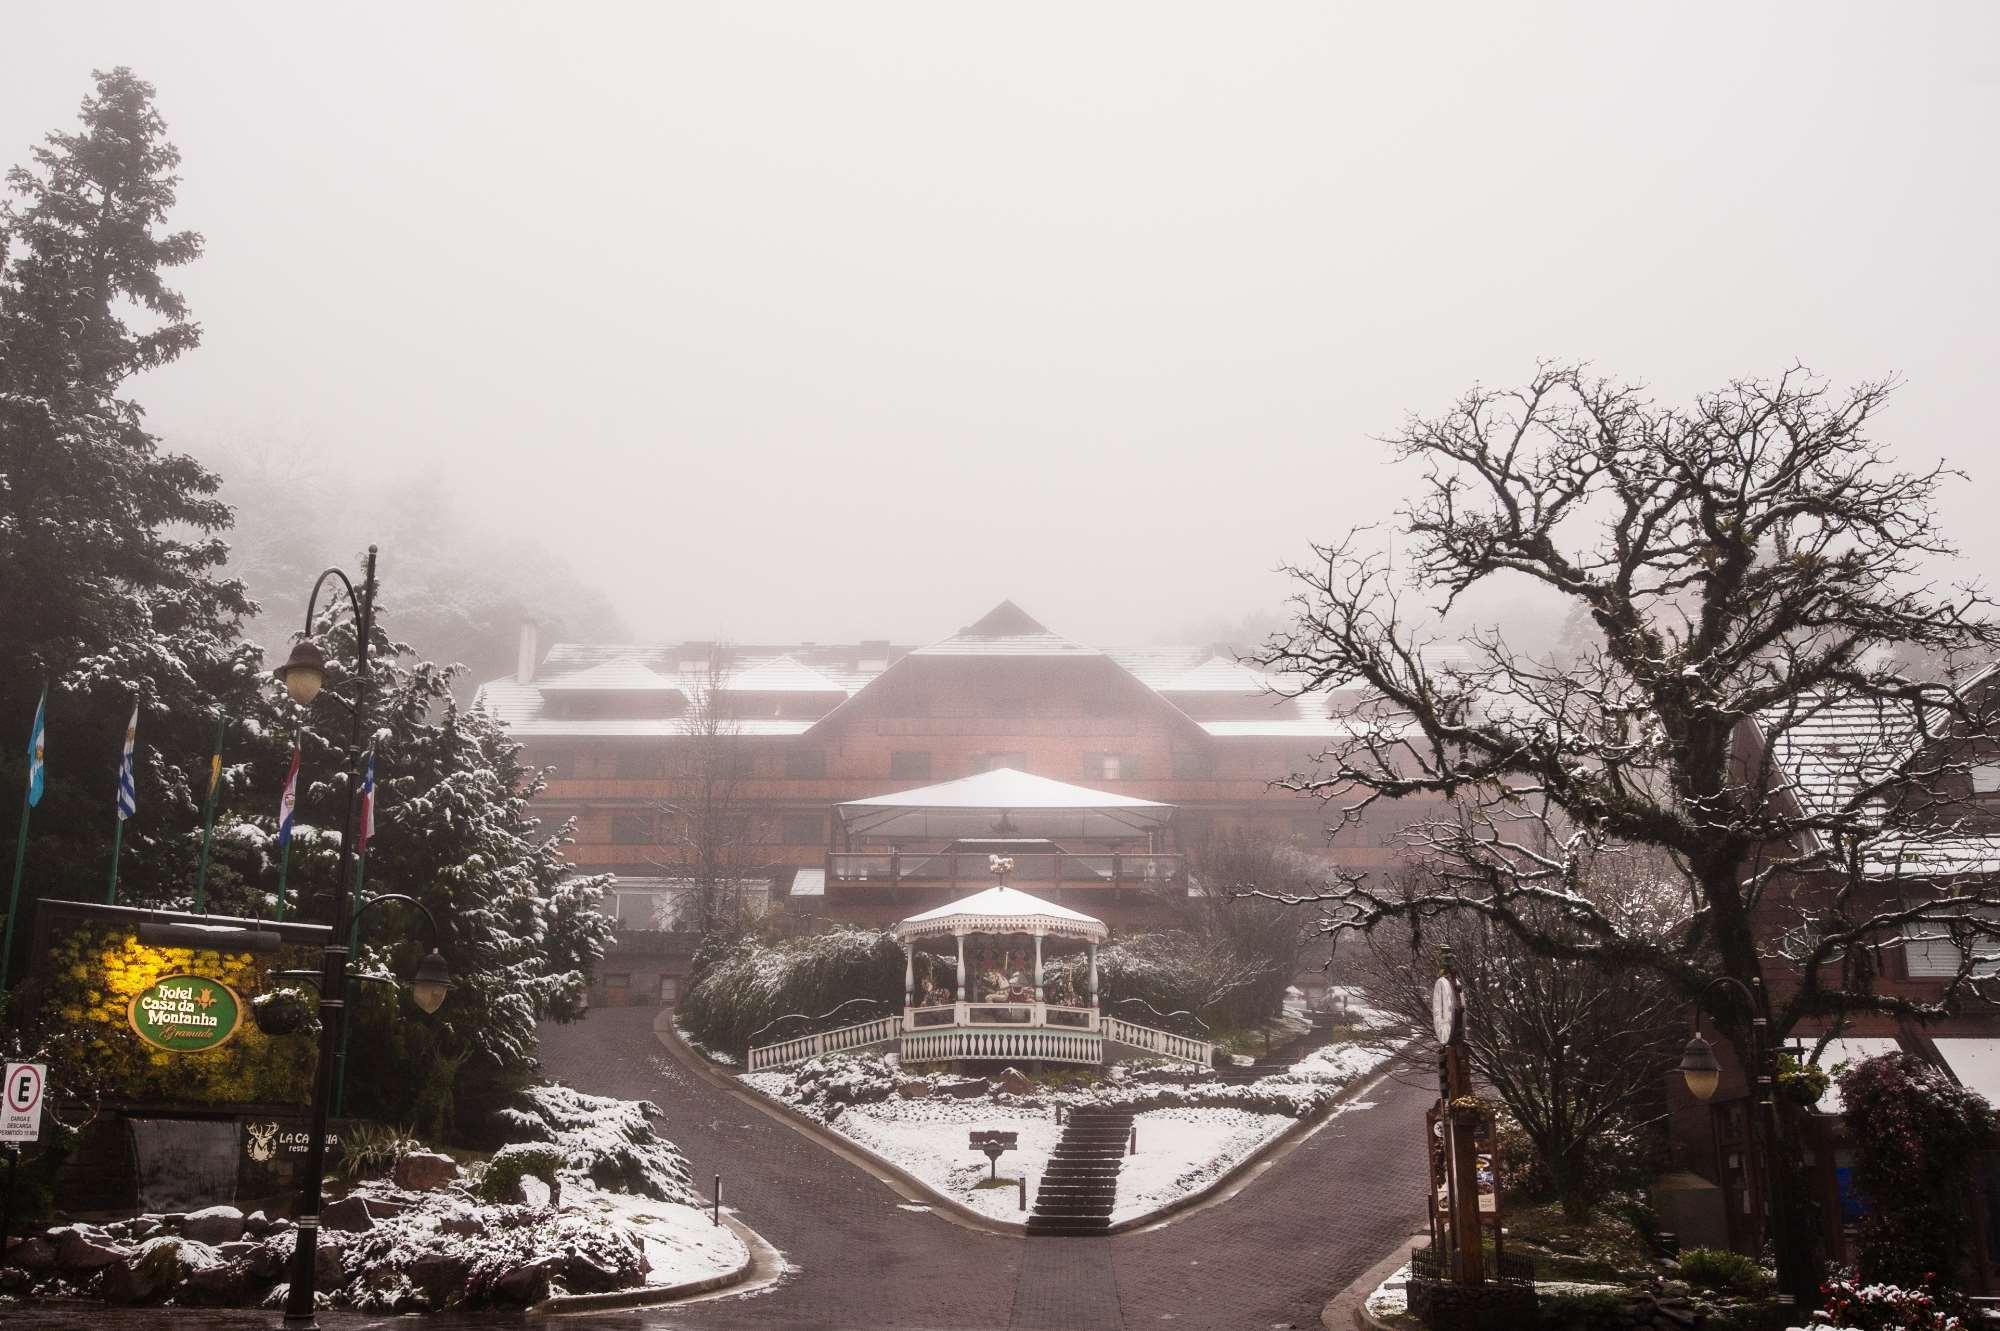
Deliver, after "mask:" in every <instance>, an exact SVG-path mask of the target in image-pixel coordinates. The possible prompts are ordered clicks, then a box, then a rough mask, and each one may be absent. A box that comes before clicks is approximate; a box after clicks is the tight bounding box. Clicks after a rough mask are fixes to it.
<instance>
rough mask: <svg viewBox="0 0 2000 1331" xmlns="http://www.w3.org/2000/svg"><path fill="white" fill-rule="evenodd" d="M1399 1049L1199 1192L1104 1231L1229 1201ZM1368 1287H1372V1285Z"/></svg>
mask: <svg viewBox="0 0 2000 1331" xmlns="http://www.w3.org/2000/svg"><path fill="white" fill-rule="evenodd" d="M1402 1051H1403V1046H1402V1045H1397V1046H1396V1047H1395V1048H1394V1049H1392V1050H1391V1051H1390V1053H1389V1057H1388V1058H1385V1059H1383V1060H1382V1063H1381V1066H1379V1067H1378V1068H1376V1070H1375V1072H1374V1074H1373V1075H1371V1076H1370V1077H1368V1078H1367V1079H1366V1080H1364V1081H1355V1082H1350V1083H1348V1084H1347V1085H1346V1086H1343V1087H1341V1088H1340V1089H1339V1090H1338V1091H1336V1092H1335V1093H1334V1096H1333V1098H1332V1099H1331V1100H1328V1101H1327V1102H1326V1103H1325V1104H1323V1105H1321V1106H1320V1107H1319V1108H1318V1109H1315V1110H1314V1111H1313V1112H1312V1113H1310V1114H1308V1115H1306V1116H1305V1117H1304V1118H1301V1119H1297V1120H1295V1121H1294V1122H1293V1123H1292V1125H1291V1126H1290V1127H1288V1128H1286V1129H1285V1130H1284V1131H1283V1132H1280V1133H1279V1134H1278V1135H1277V1136H1275V1137H1273V1138H1271V1140H1269V1141H1267V1142H1265V1143H1264V1144H1263V1145H1262V1146H1259V1147H1258V1148H1257V1149H1256V1150H1254V1151H1252V1152H1251V1153H1250V1154H1248V1155H1246V1156H1244V1157H1243V1158H1242V1159H1241V1160H1238V1161H1237V1162H1236V1163H1235V1164H1233V1165H1231V1166H1230V1167H1229V1168H1227V1169H1225V1170H1223V1171H1222V1173H1220V1174H1218V1175H1216V1177H1215V1181H1214V1182H1212V1183H1210V1184H1208V1185H1207V1186H1206V1187H1204V1188H1202V1189H1201V1190H1200V1191H1199V1192H1191V1193H1188V1194H1187V1195H1186V1196H1184V1197H1176V1198H1175V1199H1174V1200H1173V1201H1171V1202H1168V1203H1167V1204H1166V1205H1165V1206H1162V1207H1161V1208H1160V1209H1159V1210H1157V1211H1148V1212H1147V1213H1146V1214H1144V1215H1138V1216H1133V1217H1132V1218H1131V1219H1130V1220H1121V1221H1119V1222H1118V1223H1117V1224H1115V1225H1113V1226H1112V1227H1111V1228H1110V1229H1108V1230H1106V1231H1105V1232H1106V1233H1107V1234H1136V1233H1139V1232H1140V1231H1142V1230H1151V1229H1155V1228H1158V1227H1159V1226H1162V1225H1166V1224H1169V1223H1171V1222H1172V1221H1175V1220H1178V1219H1180V1218H1181V1217H1183V1216H1185V1215H1187V1214H1188V1213H1189V1212H1191V1211H1198V1210H1201V1209H1202V1208H1204V1207H1208V1206H1219V1205H1221V1204H1222V1203H1223V1202H1226V1201H1229V1200H1230V1199H1231V1198H1233V1197H1235V1196H1236V1194H1237V1193H1239V1192H1241V1191H1242V1190H1243V1189H1244V1188H1247V1187H1249V1186H1250V1185H1251V1184H1252V1183H1254V1182H1256V1179H1255V1178H1246V1177H1245V1175H1248V1174H1252V1173H1255V1174H1257V1175H1262V1173H1263V1172H1264V1169H1265V1168H1266V1167H1267V1166H1269V1165H1274V1164H1276V1163H1277V1162H1278V1161H1279V1160H1281V1159H1283V1158H1284V1157H1285V1156H1288V1155H1290V1154H1291V1153H1292V1152H1293V1151H1295V1150H1297V1149H1298V1148H1299V1147H1301V1146H1303V1145H1305V1141H1306V1138H1308V1137H1310V1136H1312V1135H1313V1134H1314V1133H1315V1132H1318V1131H1319V1130H1320V1129H1321V1128H1323V1127H1325V1126H1326V1125H1327V1123H1328V1122H1329V1121H1330V1120H1331V1119H1332V1118H1333V1116H1334V1115H1335V1114H1336V1113H1338V1112H1339V1111H1340V1108H1341V1106H1342V1105H1345V1104H1346V1103H1347V1102H1348V1101H1350V1100H1352V1099H1354V1098H1355V1097H1356V1096H1358V1095H1360V1094H1361V1093H1362V1092H1364V1091H1369V1090H1373V1089H1374V1088H1375V1086H1376V1085H1377V1084H1378V1083H1380V1082H1381V1081H1382V1079H1383V1078H1385V1077H1387V1076H1388V1075H1389V1074H1390V1073H1391V1072H1392V1071H1394V1070H1395V1069H1394V1067H1393V1064H1394V1062H1395V1059H1396V1055H1398V1054H1400V1053H1402ZM1370 1288H1373V1287H1372V1286H1371V1287H1370Z"/></svg>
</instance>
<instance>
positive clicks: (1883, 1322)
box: [1808, 1055, 1966, 1331]
mask: <svg viewBox="0 0 2000 1331" xmlns="http://www.w3.org/2000/svg"><path fill="white" fill-rule="evenodd" d="M1884 1057H1902V1055H1884ZM1820 1303H1821V1307H1820V1308H1819V1309H1818V1310H1817V1311H1816V1312H1814V1313H1813V1317H1812V1321H1811V1323H1810V1324H1809V1326H1808V1331H1831V1328H1835V1327H1838V1328H1843V1329H1845V1328H1852V1329H1853V1331H1965V1327H1966V1323H1965V1319H1964V1316H1963V1311H1964V1309H1963V1306H1962V1301H1961V1300H1960V1299H1958V1298H1957V1297H1956V1296H1955V1295H1953V1294H1951V1293H1950V1292H1949V1291H1946V1290H1942V1289H1939V1288H1937V1287H1936V1285H1935V1282H1934V1281H1926V1282H1925V1283H1924V1284H1922V1285H1920V1286H1917V1287H1915V1288H1906V1287H1903V1286H1900V1285H1885V1284H1867V1285H1864V1284H1862V1283H1861V1281H1860V1280H1859V1279H1857V1278H1856V1277H1855V1276H1854V1275H1853V1274H1852V1273H1851V1272H1845V1271H1843V1272H1840V1273H1839V1274H1837V1275H1835V1276H1834V1277H1833V1278H1832V1279H1830V1280H1828V1281H1827V1282H1826V1283H1825V1284H1824V1285H1821V1286H1820Z"/></svg>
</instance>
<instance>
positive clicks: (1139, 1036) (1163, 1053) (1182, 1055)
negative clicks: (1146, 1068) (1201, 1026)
mask: <svg viewBox="0 0 2000 1331" xmlns="http://www.w3.org/2000/svg"><path fill="white" fill-rule="evenodd" d="M1104 1037H1105V1038H1106V1039H1107V1040H1115V1041H1116V1042H1118V1043H1119V1044H1123V1045H1130V1046H1131V1047H1132V1048H1134V1049H1139V1050H1143V1051H1145V1052H1146V1053H1149V1054H1158V1055H1159V1056H1160V1057H1161V1058H1172V1059H1177V1060H1179V1061H1181V1062H1183V1063H1198V1064H1200V1065H1201V1066H1203V1067H1207V1066H1208V1065H1209V1064H1210V1063H1211V1062H1212V1061H1213V1060H1214V1058H1215V1046H1214V1045H1212V1044H1210V1043H1209V1042H1208V1041H1207V1040H1196V1039H1194V1038H1192V1037H1190V1036H1186V1035H1175V1034H1173V1033H1172V1032H1171V1031H1156V1030H1154V1029H1153V1028H1152V1027H1150V1026H1135V1025H1133V1024H1132V1023H1131V1022H1129V1021H1126V1020H1124V1019H1123V1018H1120V1017H1106V1018H1104Z"/></svg>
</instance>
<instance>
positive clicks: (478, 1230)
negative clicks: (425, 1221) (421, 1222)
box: [438, 1211, 486, 1237]
mask: <svg viewBox="0 0 2000 1331" xmlns="http://www.w3.org/2000/svg"><path fill="white" fill-rule="evenodd" d="M438 1231H439V1232H440V1233H444V1234H463V1235H466V1236H467V1237H477V1236H478V1235H481V1234H484V1233H485V1232H486V1222H485V1221H484V1220H483V1219H481V1218H480V1216H479V1213H478V1212H477V1211H460V1212H459V1213H458V1214H456V1215H448V1216H446V1217H445V1218H444V1219H442V1220H440V1221H438Z"/></svg>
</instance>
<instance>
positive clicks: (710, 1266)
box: [563, 1188, 750, 1286]
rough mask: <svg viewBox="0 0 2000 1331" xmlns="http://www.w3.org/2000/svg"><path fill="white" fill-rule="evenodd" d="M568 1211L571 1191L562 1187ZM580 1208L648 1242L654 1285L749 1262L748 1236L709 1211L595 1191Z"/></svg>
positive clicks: (728, 1269) (649, 1281)
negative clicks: (613, 1221) (616, 1222)
mask: <svg viewBox="0 0 2000 1331" xmlns="http://www.w3.org/2000/svg"><path fill="white" fill-rule="evenodd" d="M563 1204H564V1207H565V1209H567V1208H568V1207H569V1205H570V1190H569V1189H568V1188H565V1189H564V1190H563ZM576 1207H577V1209H579V1210H596V1211H598V1212H599V1213H601V1214H603V1215H604V1216H605V1217H606V1218H607V1219H617V1220H619V1221H622V1222H623V1223H624V1224H625V1225H626V1227H627V1228H629V1229H631V1230H632V1231H633V1232H634V1233H636V1234H637V1235H639V1237H640V1238H641V1239H643V1240H644V1241H645V1244H646V1260H647V1261H648V1262H650V1263H651V1268H650V1269H649V1270H648V1271H647V1272H646V1283H647V1284H648V1285H650V1286H661V1285H684V1284H687V1283H689V1282H691V1281H695V1280H706V1279H708V1278H709V1277H711V1276H720V1275H727V1274H729V1273H730V1272H732V1271H734V1270H736V1269H737V1268H738V1267H740V1266H742V1265H743V1263H744V1262H746V1261H748V1260H749V1257H750V1253H749V1250H748V1249H747V1248H745V1247H744V1246H743V1240H742V1239H739V1238H737V1237H736V1232H735V1231H734V1230H732V1229H730V1228H729V1226H727V1225H718V1224H716V1223H714V1221H713V1220H711V1219H710V1217H709V1213H708V1212H707V1211H703V1210H698V1209H696V1208H695V1207H692V1206H682V1205H680V1204H679V1203H677V1202H656V1201H654V1200H652V1199H651V1198H649V1197H632V1196H628V1195H626V1194H624V1193H615V1192H598V1191H596V1190H595V1189H593V1190H591V1191H589V1192H587V1193H585V1194H583V1195H581V1196H579V1197H578V1198H577V1199H576Z"/></svg>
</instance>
